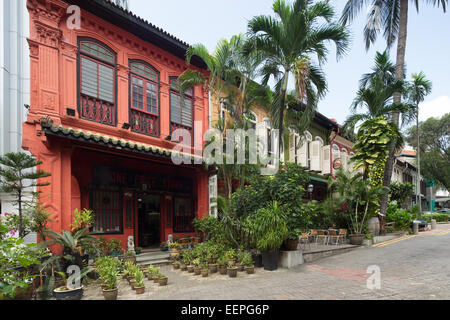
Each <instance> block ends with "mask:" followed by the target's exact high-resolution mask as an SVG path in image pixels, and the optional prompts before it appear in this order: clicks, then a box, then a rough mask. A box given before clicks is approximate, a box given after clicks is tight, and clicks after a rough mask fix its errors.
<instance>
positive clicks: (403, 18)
mask: <svg viewBox="0 0 450 320" xmlns="http://www.w3.org/2000/svg"><path fill="white" fill-rule="evenodd" d="M407 31H408V0H401V2H400V20H399V30H398V40H397V61H396V67H395V80H403V75H404V73H405V72H404V66H405V51H406V36H407ZM401 100H402V95H401V93H398V92H397V93H396V94H395V95H394V103H400V102H401ZM399 118H400V114H399V112H394V113H393V114H392V118H391V121H392V123H393V124H395V125H397V126H398V124H399ZM395 145H396V141H393V142H392V143H391V146H390V148H389V156H388V159H387V161H386V168H385V170H384V178H383V186H384V187H389V186H390V184H391V177H392V170H393V167H394V154H395ZM384 189H385V188H384ZM388 196H389V192H388V191H386V189H385V191H384V192H383V195H382V196H381V203H380V214H381V215H382V216H381V223H380V226H381V228H382V231H384V224H385V215H386V208H387V201H388Z"/></svg>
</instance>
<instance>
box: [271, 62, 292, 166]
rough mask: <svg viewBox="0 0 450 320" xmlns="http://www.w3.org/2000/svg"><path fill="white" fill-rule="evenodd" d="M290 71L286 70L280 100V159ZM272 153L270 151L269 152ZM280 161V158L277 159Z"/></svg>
mask: <svg viewBox="0 0 450 320" xmlns="http://www.w3.org/2000/svg"><path fill="white" fill-rule="evenodd" d="M288 78H289V70H286V72H285V74H284V79H283V87H282V88H281V99H280V115H279V118H278V130H279V134H278V157H281V145H282V144H283V142H282V141H283V118H284V102H285V101H286V91H287V85H288ZM269 151H270V150H269ZM276 161H279V158H278V159H276Z"/></svg>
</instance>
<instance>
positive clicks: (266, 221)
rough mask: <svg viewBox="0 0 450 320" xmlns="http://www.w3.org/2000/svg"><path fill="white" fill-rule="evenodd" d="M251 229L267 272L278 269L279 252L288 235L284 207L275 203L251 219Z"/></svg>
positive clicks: (262, 209)
mask: <svg viewBox="0 0 450 320" xmlns="http://www.w3.org/2000/svg"><path fill="white" fill-rule="evenodd" d="M250 228H251V230H252V233H253V234H254V236H255V237H256V239H257V247H258V250H260V251H261V253H262V260H263V265H264V269H265V270H270V271H272V270H276V269H278V251H279V248H280V246H281V244H282V243H283V241H284V240H285V239H286V237H287V234H288V228H287V218H286V215H285V214H284V212H283V210H282V207H281V206H279V205H278V202H276V201H274V202H272V203H271V204H269V205H268V206H267V207H265V208H261V209H259V210H258V211H257V212H256V214H254V215H253V216H252V217H251V221H250Z"/></svg>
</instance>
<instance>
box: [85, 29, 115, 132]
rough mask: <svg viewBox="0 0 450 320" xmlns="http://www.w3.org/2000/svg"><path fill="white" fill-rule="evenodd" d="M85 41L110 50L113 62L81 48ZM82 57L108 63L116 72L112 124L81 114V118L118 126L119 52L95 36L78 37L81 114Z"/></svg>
mask: <svg viewBox="0 0 450 320" xmlns="http://www.w3.org/2000/svg"><path fill="white" fill-rule="evenodd" d="M83 42H92V43H94V44H96V45H98V46H100V47H103V48H105V49H106V50H107V51H109V52H110V53H111V54H112V56H113V62H111V61H107V60H106V59H102V58H101V57H98V56H95V55H93V54H90V53H88V52H86V51H83V50H82V48H81V45H82V43H83ZM81 57H85V58H88V59H90V60H94V61H95V62H97V63H100V64H104V65H107V66H110V67H112V68H113V72H114V74H113V80H114V89H113V91H114V92H113V97H114V103H113V105H114V122H113V123H112V124H109V123H103V122H97V121H94V120H90V119H85V118H81V116H80V119H83V120H87V121H92V122H96V123H100V124H104V125H109V126H113V127H116V126H117V114H118V110H117V109H118V105H117V90H118V88H117V53H116V52H115V51H114V50H113V49H112V48H111V47H109V46H108V45H107V44H105V43H104V42H101V41H99V40H97V39H95V38H91V37H78V38H77V110H78V115H81V80H82V78H81Z"/></svg>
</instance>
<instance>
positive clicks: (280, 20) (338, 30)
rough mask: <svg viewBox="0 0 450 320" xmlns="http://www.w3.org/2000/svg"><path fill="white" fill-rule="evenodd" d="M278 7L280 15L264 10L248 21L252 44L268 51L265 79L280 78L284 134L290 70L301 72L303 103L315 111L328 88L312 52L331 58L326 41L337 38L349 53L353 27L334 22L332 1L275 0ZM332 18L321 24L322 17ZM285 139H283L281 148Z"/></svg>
mask: <svg viewBox="0 0 450 320" xmlns="http://www.w3.org/2000/svg"><path fill="white" fill-rule="evenodd" d="M273 11H274V13H275V15H276V17H275V18H274V17H271V16H265V15H260V16H256V17H254V18H252V19H251V20H250V21H249V23H248V34H249V36H250V43H251V46H249V48H248V49H249V50H248V52H251V50H254V49H256V50H258V51H261V52H262V54H263V56H264V63H263V67H262V76H263V84H264V85H265V84H267V83H268V81H269V79H270V78H271V77H273V78H274V79H275V82H276V85H275V96H274V101H273V105H272V110H271V111H272V118H278V124H276V123H275V126H278V127H277V128H278V129H279V130H280V134H279V136H280V137H283V118H284V112H285V109H286V105H285V102H286V94H287V90H288V81H289V77H290V76H292V75H293V76H294V77H295V81H294V86H295V92H296V98H297V100H298V102H299V104H302V105H304V106H305V107H306V108H305V116H311V115H312V114H314V110H315V108H316V105H317V100H318V99H319V98H321V97H322V96H323V95H324V94H325V91H326V82H325V77H324V74H323V73H322V72H321V69H320V67H319V66H317V65H315V64H314V62H313V61H312V56H311V55H312V54H315V55H316V56H317V59H318V61H319V63H322V62H324V61H325V60H326V56H327V53H328V49H327V48H326V45H325V42H327V41H333V42H334V43H335V45H336V48H337V50H336V51H337V56H338V57H339V56H341V55H342V54H344V53H345V51H346V49H347V46H348V38H349V35H348V32H347V30H346V28H345V27H344V26H341V25H338V24H337V23H335V22H332V18H333V17H334V11H333V8H332V7H331V6H330V5H329V4H328V3H327V1H320V2H317V3H314V4H313V1H311V0H296V1H295V2H294V3H293V4H287V3H286V1H284V0H275V1H274V3H273ZM322 19H323V20H324V21H325V22H326V23H324V24H320V21H321V20H322ZM281 146H282V139H281V138H280V139H279V141H278V154H281Z"/></svg>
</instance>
